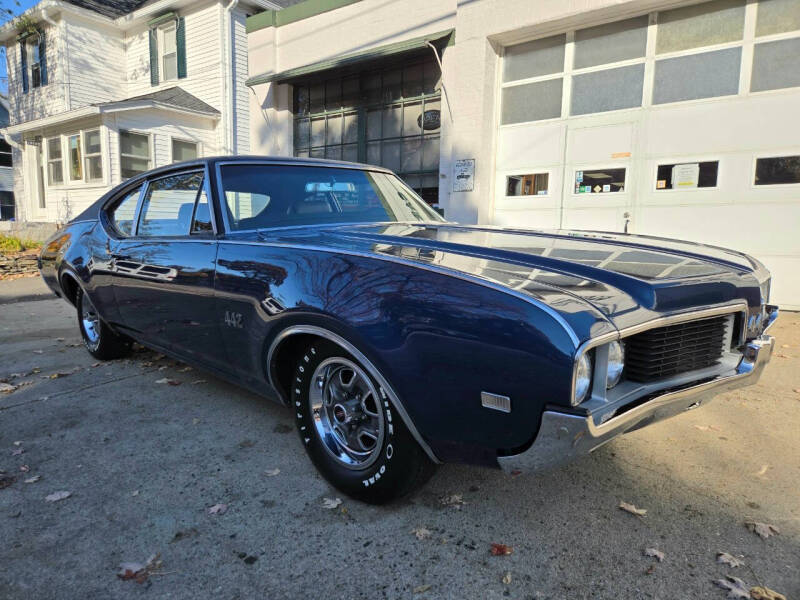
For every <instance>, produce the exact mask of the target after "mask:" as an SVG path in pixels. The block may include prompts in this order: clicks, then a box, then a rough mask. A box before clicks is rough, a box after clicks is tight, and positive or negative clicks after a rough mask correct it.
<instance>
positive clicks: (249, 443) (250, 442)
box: [239, 440, 256, 448]
mask: <svg viewBox="0 0 800 600" xmlns="http://www.w3.org/2000/svg"><path fill="white" fill-rule="evenodd" d="M255 445H256V443H255V442H254V441H253V440H242V441H241V442H239V448H252V447H253V446H255Z"/></svg>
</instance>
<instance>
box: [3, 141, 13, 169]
mask: <svg viewBox="0 0 800 600" xmlns="http://www.w3.org/2000/svg"><path fill="white" fill-rule="evenodd" d="M11 166H13V164H12V162H11V146H9V145H8V142H6V141H5V140H0V167H11Z"/></svg>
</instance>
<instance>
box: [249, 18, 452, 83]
mask: <svg viewBox="0 0 800 600" xmlns="http://www.w3.org/2000/svg"><path fill="white" fill-rule="evenodd" d="M454 34H455V30H454V29H448V30H446V31H439V32H437V33H431V34H428V35H423V36H420V37H417V38H413V39H410V40H403V41H402V42H395V43H394V44H387V45H386V46H380V47H378V48H372V49H370V50H362V51H361V52H352V53H350V54H344V55H342V56H338V57H336V58H330V59H327V60H321V61H319V62H316V63H312V64H310V65H305V66H302V67H297V68H294V69H289V70H287V71H281V72H279V73H261V74H260V75H254V76H253V77H250V78H249V79H248V80H247V81H246V82H245V84H246V85H248V86H254V85H259V84H261V83H293V82H295V81H297V80H299V79H304V78H306V77H309V76H311V75H316V74H318V73H321V72H322V71H330V70H333V69H348V68H352V67H356V66H357V67H362V66H365V63H369V62H376V61H380V60H384V59H387V58H391V57H399V55H405V54H408V53H412V52H415V51H420V50H423V49H426V48H427V45H428V42H430V43H431V44H433V45H434V46H437V47H438V48H440V49H441V48H443V47H445V46H450V45H452V43H453V41H454V38H455V35H454Z"/></svg>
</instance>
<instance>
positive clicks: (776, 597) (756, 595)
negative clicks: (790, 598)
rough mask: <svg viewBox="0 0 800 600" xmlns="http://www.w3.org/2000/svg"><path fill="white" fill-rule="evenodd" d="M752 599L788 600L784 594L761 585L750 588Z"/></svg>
mask: <svg viewBox="0 0 800 600" xmlns="http://www.w3.org/2000/svg"><path fill="white" fill-rule="evenodd" d="M750 597H751V598H752V599H753V600H786V596H784V595H783V594H779V593H778V592H776V591H775V590H771V589H769V588H768V587H762V586H760V585H757V586H755V587H751V588H750Z"/></svg>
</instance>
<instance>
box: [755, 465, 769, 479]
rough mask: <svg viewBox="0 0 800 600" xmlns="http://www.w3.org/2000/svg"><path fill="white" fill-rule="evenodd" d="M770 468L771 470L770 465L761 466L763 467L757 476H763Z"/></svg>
mask: <svg viewBox="0 0 800 600" xmlns="http://www.w3.org/2000/svg"><path fill="white" fill-rule="evenodd" d="M768 470H769V465H764V466H763V467H761V468H760V469H759V470H758V473H756V476H757V477H761V476H762V475H764V474H765V473H766V472H767V471H768Z"/></svg>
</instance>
